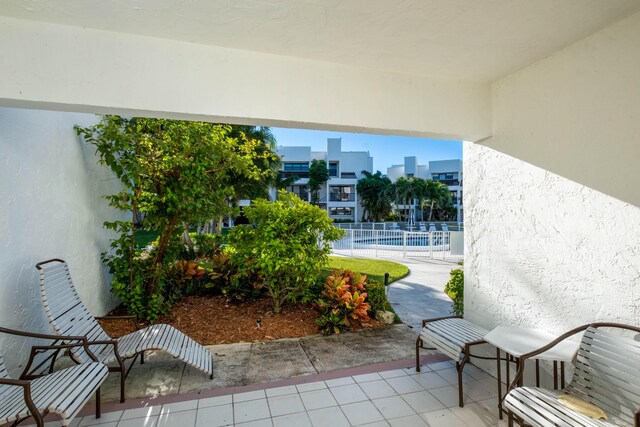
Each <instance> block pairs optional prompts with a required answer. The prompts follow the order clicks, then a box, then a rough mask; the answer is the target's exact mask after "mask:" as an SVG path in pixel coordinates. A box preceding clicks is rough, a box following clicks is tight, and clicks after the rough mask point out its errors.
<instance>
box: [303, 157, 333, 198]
mask: <svg viewBox="0 0 640 427" xmlns="http://www.w3.org/2000/svg"><path fill="white" fill-rule="evenodd" d="M327 181H329V169H327V162H325V161H324V160H312V161H311V166H309V183H308V184H307V187H308V188H309V191H310V192H311V201H312V202H313V203H317V202H318V191H319V190H320V187H322V186H323V185H324V183H325V182H327Z"/></svg>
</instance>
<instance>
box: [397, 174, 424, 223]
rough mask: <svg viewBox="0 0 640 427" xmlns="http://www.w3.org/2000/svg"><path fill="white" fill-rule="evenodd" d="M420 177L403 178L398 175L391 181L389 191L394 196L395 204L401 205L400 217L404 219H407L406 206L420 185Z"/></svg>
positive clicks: (415, 195) (410, 202)
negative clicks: (401, 212) (394, 180)
mask: <svg viewBox="0 0 640 427" xmlns="http://www.w3.org/2000/svg"><path fill="white" fill-rule="evenodd" d="M421 181H422V179H420V178H409V179H407V178H405V177H400V178H398V179H397V180H396V182H394V183H393V185H392V187H391V189H390V191H391V193H392V194H393V196H394V202H395V204H396V205H403V206H404V209H403V215H402V218H403V220H404V221H407V220H408V217H409V214H408V210H409V209H408V208H407V206H409V205H411V204H413V200H414V199H415V198H416V197H417V195H418V192H419V187H420V182H421Z"/></svg>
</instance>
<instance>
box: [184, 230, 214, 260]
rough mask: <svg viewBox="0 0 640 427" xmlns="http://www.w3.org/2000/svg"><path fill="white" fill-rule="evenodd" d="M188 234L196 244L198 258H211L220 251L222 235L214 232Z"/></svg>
mask: <svg viewBox="0 0 640 427" xmlns="http://www.w3.org/2000/svg"><path fill="white" fill-rule="evenodd" d="M189 234H190V235H191V238H192V239H193V241H194V243H195V245H196V256H197V257H198V258H211V257H213V256H214V255H216V254H218V253H219V252H220V250H221V246H222V236H219V235H216V234H196V233H189Z"/></svg>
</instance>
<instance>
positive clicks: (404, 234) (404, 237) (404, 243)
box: [402, 231, 407, 258]
mask: <svg viewBox="0 0 640 427" xmlns="http://www.w3.org/2000/svg"><path fill="white" fill-rule="evenodd" d="M406 257H407V232H406V231H404V232H402V258H406Z"/></svg>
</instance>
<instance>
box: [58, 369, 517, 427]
mask: <svg viewBox="0 0 640 427" xmlns="http://www.w3.org/2000/svg"><path fill="white" fill-rule="evenodd" d="M456 383H457V377H456V373H455V369H454V365H453V363H451V362H441V363H434V364H430V365H425V366H424V367H423V368H422V372H420V373H416V372H415V369H413V368H409V369H397V370H391V371H383V372H376V373H370V374H364V375H355V376H347V377H343V378H338V379H333V380H326V381H317V382H312V383H305V384H299V385H290V386H284V387H278V388H267V389H263V390H257V391H250V392H245V393H238V394H229V395H223V396H218V397H210V398H202V399H196V400H188V401H183V402H178V403H169V404H164V405H158V406H149V407H145V408H137V409H127V410H124V411H116V412H106V413H103V415H102V418H100V419H95V417H94V416H85V417H83V418H80V419H76V420H74V424H72V425H73V426H76V427H84V426H93V425H96V426H101V427H134V426H135V427H137V426H140V427H142V426H143V427H165V426H178V427H217V426H238V427H325V426H326V427H342V426H344V427H348V426H369V427H378V426H393V427H413V426H431V427H435V426H442V427H457V426H460V427H467V426H471V427H475V426H506V423H505V422H504V421H499V420H498V410H497V393H496V381H495V379H494V378H493V377H491V376H489V375H488V374H486V373H485V372H483V371H482V370H480V369H478V368H476V367H475V366H473V365H467V367H465V375H464V383H465V385H464V392H465V395H466V398H465V407H464V408H460V407H458V391H457V386H456ZM46 425H47V426H59V425H60V424H59V423H56V422H54V423H47V424H46Z"/></svg>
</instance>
